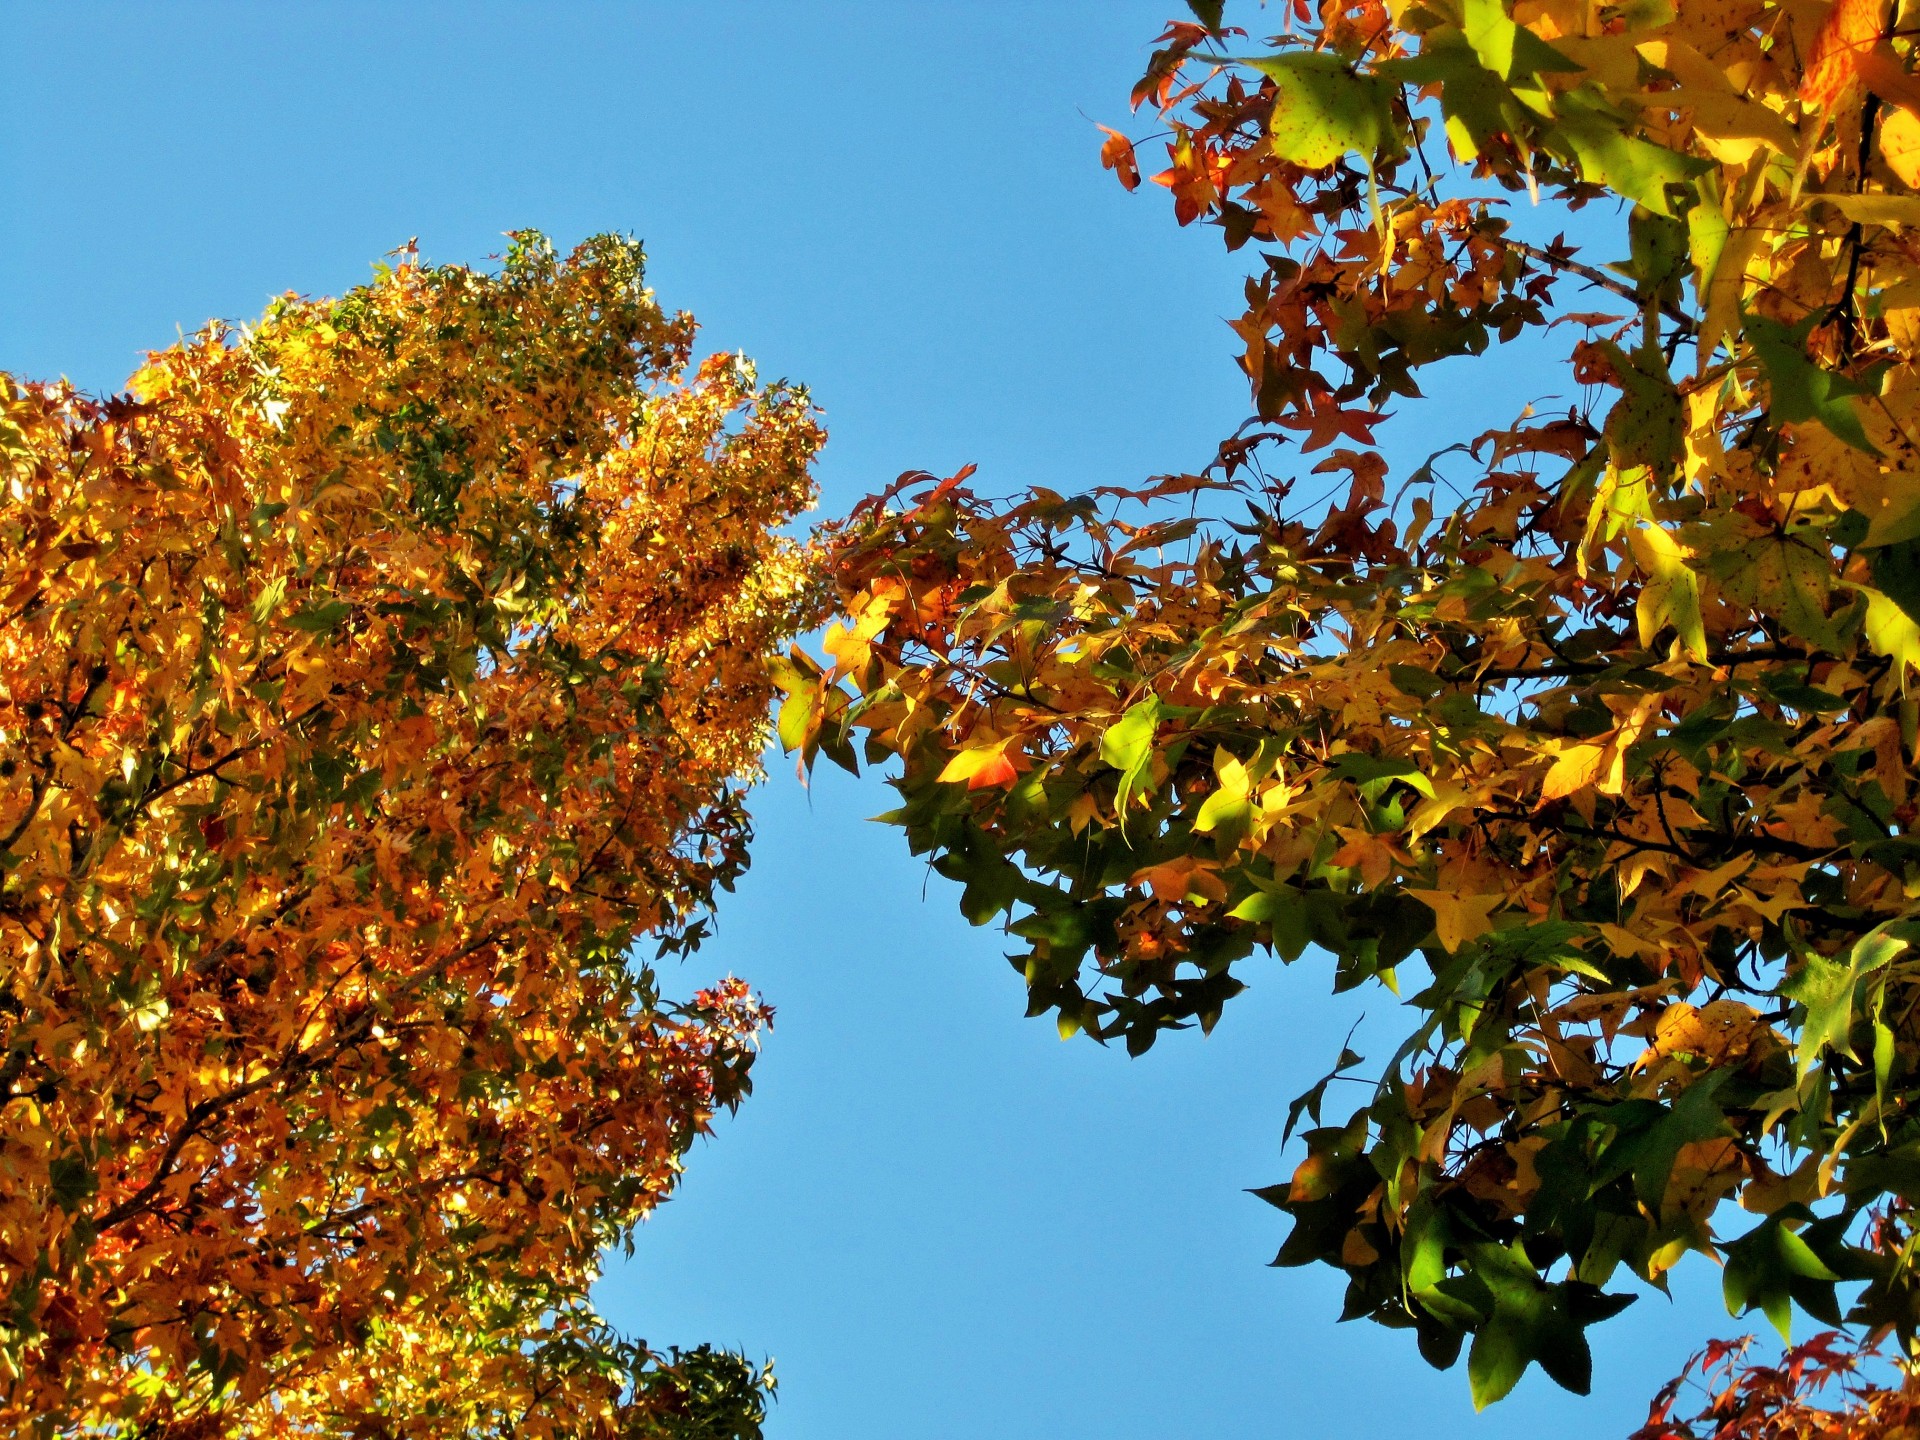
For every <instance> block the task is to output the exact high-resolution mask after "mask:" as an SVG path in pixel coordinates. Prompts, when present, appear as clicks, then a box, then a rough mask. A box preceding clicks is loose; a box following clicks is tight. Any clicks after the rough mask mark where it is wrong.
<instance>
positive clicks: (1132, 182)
mask: <svg viewBox="0 0 1920 1440" xmlns="http://www.w3.org/2000/svg"><path fill="white" fill-rule="evenodd" d="M1100 128H1101V129H1102V130H1105V131H1106V132H1107V138H1106V142H1105V143H1104V144H1102V145H1101V147H1100V163H1101V165H1103V166H1104V167H1105V168H1107V169H1108V170H1111V171H1113V173H1114V174H1115V175H1117V176H1118V177H1119V179H1120V183H1121V184H1122V185H1124V186H1126V187H1127V189H1129V190H1134V189H1138V188H1139V185H1140V162H1139V160H1138V159H1136V158H1135V156H1134V153H1133V141H1131V140H1129V139H1128V138H1127V137H1126V136H1124V135H1122V134H1121V133H1120V132H1119V131H1118V130H1114V129H1111V128H1110V127H1108V126H1105V125H1102V126H1101V127H1100Z"/></svg>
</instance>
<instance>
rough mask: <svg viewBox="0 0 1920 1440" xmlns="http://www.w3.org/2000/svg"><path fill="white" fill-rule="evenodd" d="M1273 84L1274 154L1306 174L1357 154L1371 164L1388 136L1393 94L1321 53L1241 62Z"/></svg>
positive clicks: (1271, 127)
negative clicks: (1354, 153)
mask: <svg viewBox="0 0 1920 1440" xmlns="http://www.w3.org/2000/svg"><path fill="white" fill-rule="evenodd" d="M1245 63H1246V64H1248V65H1250V66H1252V67H1253V68H1254V69H1256V70H1258V71H1260V73H1261V74H1263V75H1265V76H1267V78H1268V79H1270V80H1272V81H1273V84H1274V91H1275V93H1274V100H1273V115H1272V118H1271V120H1270V121H1269V122H1268V134H1269V136H1270V137H1271V139H1272V142H1273V149H1274V153H1275V154H1276V155H1278V156H1279V157H1280V158H1281V159H1283V160H1289V161H1292V162H1293V163H1294V164H1296V165H1303V166H1306V167H1307V168H1309V169H1318V168H1320V167H1321V166H1324V165H1331V164H1333V163H1334V162H1335V161H1336V160H1338V159H1340V157H1341V156H1343V155H1346V154H1349V153H1351V152H1358V153H1359V154H1360V155H1361V156H1362V157H1363V158H1365V159H1366V160H1368V161H1369V162H1371V161H1372V159H1373V157H1374V155H1375V154H1376V153H1377V152H1378V151H1379V150H1380V149H1381V148H1382V147H1383V146H1384V145H1385V144H1386V143H1387V139H1388V137H1389V136H1390V135H1391V134H1392V132H1393V110H1392V101H1393V95H1394V90H1393V87H1392V86H1391V85H1389V84H1388V83H1387V82H1386V81H1384V80H1381V79H1380V78H1378V77H1377V76H1373V75H1361V74H1356V73H1355V72H1354V71H1353V70H1352V69H1351V68H1350V67H1349V66H1348V65H1347V63H1346V62H1345V61H1344V60H1342V59H1341V58H1340V57H1339V56H1338V55H1336V54H1333V53H1332V52H1330V51H1325V50H1289V51H1285V52H1283V53H1281V54H1278V55H1264V56H1259V57H1256V58H1253V59H1249V60H1247V61H1246V62H1245Z"/></svg>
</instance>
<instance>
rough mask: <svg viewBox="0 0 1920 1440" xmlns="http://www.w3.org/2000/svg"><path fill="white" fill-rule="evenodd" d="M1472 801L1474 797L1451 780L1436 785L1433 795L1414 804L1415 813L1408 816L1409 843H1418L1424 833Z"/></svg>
mask: <svg viewBox="0 0 1920 1440" xmlns="http://www.w3.org/2000/svg"><path fill="white" fill-rule="evenodd" d="M1472 803H1473V797H1472V796H1471V795H1469V794H1468V793H1467V792H1466V791H1465V790H1463V789H1461V788H1460V787H1459V786H1458V785H1455V784H1453V783H1452V782H1451V781H1443V782H1442V783H1440V784H1438V785H1436V786H1434V787H1433V795H1432V796H1431V797H1430V798H1428V799H1425V800H1422V801H1421V802H1420V803H1419V804H1418V805H1416V806H1414V807H1413V813H1412V814H1411V815H1409V816H1408V817H1407V840H1408V843H1410V844H1417V843H1418V842H1419V840H1420V838H1421V837H1422V836H1423V835H1425V834H1426V833H1427V832H1428V831H1429V830H1431V829H1433V828H1434V827H1435V826H1436V825H1439V824H1440V823H1442V822H1443V821H1444V820H1445V819H1446V818H1447V817H1448V816H1449V815H1451V814H1452V813H1453V812H1454V811H1456V810H1458V809H1460V808H1461V807H1462V806H1466V805H1471V804H1472Z"/></svg>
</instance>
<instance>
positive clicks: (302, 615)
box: [287, 600, 353, 635]
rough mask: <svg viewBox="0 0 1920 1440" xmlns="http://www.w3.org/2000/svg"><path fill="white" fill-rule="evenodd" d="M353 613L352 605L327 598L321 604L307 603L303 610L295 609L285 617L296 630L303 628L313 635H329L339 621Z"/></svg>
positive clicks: (338, 624) (337, 625)
mask: <svg viewBox="0 0 1920 1440" xmlns="http://www.w3.org/2000/svg"><path fill="white" fill-rule="evenodd" d="M352 613H353V606H351V605H349V604H348V603H347V602H346V601H344V600H328V601H326V602H324V603H323V604H319V605H309V606H308V607H307V608H306V609H304V610H296V611H295V612H294V613H293V614H291V615H289V616H288V617H287V623H288V624H289V625H291V626H293V628H294V629H296V630H305V631H307V632H308V633H309V634H313V635H329V634H331V633H333V631H335V630H337V629H338V628H339V627H340V622H341V621H342V620H344V619H346V618H347V616H348V615H350V614H352Z"/></svg>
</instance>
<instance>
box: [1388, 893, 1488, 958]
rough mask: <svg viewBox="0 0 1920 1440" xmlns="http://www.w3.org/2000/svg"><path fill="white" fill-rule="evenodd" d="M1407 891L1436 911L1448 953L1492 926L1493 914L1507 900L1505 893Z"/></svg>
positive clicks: (1435, 921)
mask: <svg viewBox="0 0 1920 1440" xmlns="http://www.w3.org/2000/svg"><path fill="white" fill-rule="evenodd" d="M1407 893H1408V894H1409V895H1411V896H1413V898H1414V899H1416V900H1418V901H1419V902H1420V903H1421V904H1423V905H1425V906H1426V907H1427V908H1428V909H1429V910H1431V911H1433V929H1434V933H1435V934H1436V935H1438V936H1439V937H1440V943H1441V945H1443V946H1444V947H1445V948H1446V949H1447V951H1448V953H1452V952H1453V951H1455V950H1458V949H1459V948H1460V947H1461V946H1462V945H1464V944H1466V943H1467V942H1468V941H1469V940H1473V939H1477V938H1478V937H1479V936H1482V935H1484V934H1486V933H1487V932H1488V931H1489V930H1491V929H1492V928H1493V921H1492V919H1491V918H1490V917H1491V916H1492V914H1493V912H1494V911H1495V910H1498V909H1499V908H1500V906H1501V905H1502V904H1504V903H1505V901H1506V897H1505V896H1504V895H1498V894H1495V895H1459V894H1456V893H1454V892H1453V891H1450V890H1409V891H1408V892H1407Z"/></svg>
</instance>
